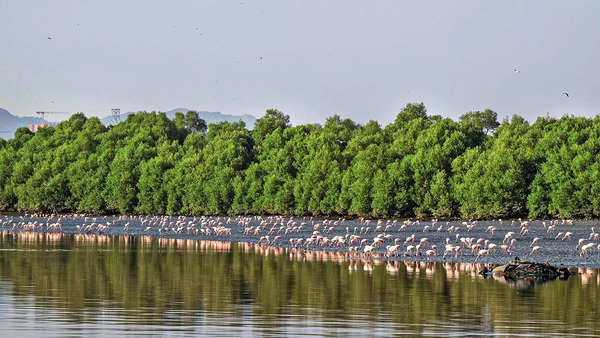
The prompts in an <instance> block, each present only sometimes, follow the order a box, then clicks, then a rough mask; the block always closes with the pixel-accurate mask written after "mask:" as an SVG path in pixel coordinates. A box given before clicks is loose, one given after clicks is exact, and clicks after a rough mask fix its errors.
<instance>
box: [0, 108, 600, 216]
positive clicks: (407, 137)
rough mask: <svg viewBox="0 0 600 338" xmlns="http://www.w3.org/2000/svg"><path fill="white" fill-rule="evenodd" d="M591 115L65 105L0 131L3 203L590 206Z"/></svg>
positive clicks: (356, 208)
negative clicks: (229, 114) (249, 115)
mask: <svg viewBox="0 0 600 338" xmlns="http://www.w3.org/2000/svg"><path fill="white" fill-rule="evenodd" d="M599 152H600V117H596V118H593V119H590V118H583V117H572V116H565V117H562V118H560V119H553V118H549V117H544V118H538V119H537V121H535V122H534V123H533V124H529V123H528V122H527V121H525V120H524V119H523V118H521V117H519V116H514V117H513V118H512V119H510V120H508V119H507V120H504V121H503V122H502V123H498V121H497V115H496V113H495V112H493V111H490V110H486V111H483V112H470V113H467V114H465V115H463V116H461V117H460V119H459V121H458V122H456V121H453V120H451V119H448V118H442V117H440V116H438V115H428V114H427V112H426V110H425V107H424V105H423V104H408V105H406V107H405V108H404V109H403V110H402V111H401V112H400V113H399V114H398V115H397V117H396V119H395V121H394V122H392V123H390V124H388V125H387V126H385V127H382V126H380V125H379V124H378V123H377V122H375V121H370V122H369V123H367V124H365V125H359V124H357V123H355V122H353V121H351V120H349V119H342V118H340V117H339V116H337V115H335V116H332V117H330V118H328V119H327V121H326V122H325V124H324V125H318V124H309V125H298V126H291V125H290V122H289V117H288V116H287V115H285V114H283V113H282V112H279V111H277V110H268V111H267V112H266V114H265V115H264V116H263V117H262V118H260V119H258V121H257V123H256V125H255V127H254V128H253V129H252V130H248V129H246V127H245V125H244V123H243V122H236V123H227V122H223V123H218V124H211V125H210V126H207V125H206V123H205V122H204V121H203V120H201V119H199V118H198V115H197V114H196V113H195V112H188V113H187V114H178V115H177V116H176V118H175V119H174V120H170V119H168V118H167V117H166V116H165V115H164V114H163V113H155V112H152V113H146V112H140V113H138V114H135V115H130V116H129V117H128V118H127V120H126V121H123V122H121V123H118V124H116V125H114V126H111V127H105V126H104V125H102V123H101V122H100V120H99V119H97V118H86V117H85V116H84V115H83V114H75V115H73V116H72V117H71V118H70V119H69V120H68V121H64V122H62V123H60V124H58V125H57V126H56V127H53V128H42V129H40V130H39V131H38V132H36V133H35V134H34V133H31V132H30V131H29V130H28V129H26V128H21V129H18V130H17V131H16V133H15V136H14V138H12V139H10V140H8V141H1V142H0V210H3V211H10V210H18V211H45V212H83V213H143V214H294V215H344V216H372V217H415V216H417V217H441V218H445V217H466V218H497V217H514V216H529V217H548V216H551V217H598V216H600V157H599V156H597V155H598V153H599Z"/></svg>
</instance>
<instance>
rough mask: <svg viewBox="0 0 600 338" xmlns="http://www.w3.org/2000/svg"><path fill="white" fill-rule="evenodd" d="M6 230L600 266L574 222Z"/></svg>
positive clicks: (587, 230)
mask: <svg viewBox="0 0 600 338" xmlns="http://www.w3.org/2000/svg"><path fill="white" fill-rule="evenodd" d="M0 230H6V231H11V232H19V231H27V232H44V233H66V234H87V235H128V236H131V235H133V236H152V237H159V238H184V239H193V240H219V241H233V242H249V243H256V244H258V245H261V246H265V247H286V248H290V249H297V250H301V251H302V250H304V251H308V250H311V251H335V252H343V253H345V254H348V255H350V256H353V257H360V258H366V259H373V258H378V259H382V260H413V261H415V260H416V261H439V262H473V263H477V262H488V263H504V262H506V261H507V260H508V259H509V258H510V257H512V256H516V255H519V256H521V258H530V259H536V258H537V259H545V260H550V261H555V262H558V263H562V264H565V265H572V266H594V267H598V266H600V233H598V232H596V227H595V226H594V224H593V223H591V222H574V221H572V220H549V221H532V220H522V219H516V220H510V221H503V220H494V221H486V222H478V221H469V222H467V221H454V222H449V221H438V220H435V219H434V220H431V221H427V222H425V221H419V220H404V221H397V220H370V219H364V218H363V219H359V220H355V221H353V220H346V219H342V218H340V219H315V218H312V217H303V218H290V217H283V216H238V217H207V216H201V217H184V216H177V217H176V216H95V217H94V216H84V215H76V214H74V215H41V214H31V215H3V216H0Z"/></svg>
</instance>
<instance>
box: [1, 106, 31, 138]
mask: <svg viewBox="0 0 600 338" xmlns="http://www.w3.org/2000/svg"><path fill="white" fill-rule="evenodd" d="M40 122H41V119H40V118H39V117H30V116H26V117H21V116H15V115H13V114H11V113H9V112H8V111H6V110H5V109H2V108H0V137H1V138H3V139H9V138H12V137H13V136H14V135H15V130H17V128H20V127H27V126H28V125H30V124H34V123H40Z"/></svg>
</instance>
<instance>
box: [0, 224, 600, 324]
mask: <svg viewBox="0 0 600 338" xmlns="http://www.w3.org/2000/svg"><path fill="white" fill-rule="evenodd" d="M0 248H1V250H2V251H1V252H0V260H1V265H0V279H1V281H2V282H3V283H4V284H8V285H9V286H10V287H9V288H5V287H4V288H2V293H3V294H8V295H10V296H11V297H13V298H15V299H25V298H27V297H30V298H31V299H32V301H33V302H34V304H33V305H32V304H26V303H18V302H17V303H16V304H15V306H17V307H27V306H35V307H36V308H40V309H43V308H49V309H60V310H61V313H62V314H63V315H64V318H63V320H65V321H72V322H74V323H90V322H97V321H99V320H100V319H101V318H102V316H103V315H105V313H106V311H112V312H111V313H115V316H117V317H120V318H121V320H122V321H124V322H127V323H129V324H132V325H134V324H140V325H141V324H148V323H157V324H160V325H190V326H199V325H203V324H202V323H207V322H213V323H219V325H223V326H235V325H239V324H240V322H246V323H250V324H251V325H253V326H256V327H261V328H267V327H270V328H273V327H277V326H278V325H279V326H281V323H282V321H283V322H288V321H290V320H301V321H306V320H316V321H318V322H319V323H320V324H314V325H324V326H328V325H337V326H340V327H346V328H354V327H355V326H356V323H357V322H360V323H361V325H363V326H364V325H367V326H366V328H365V327H362V326H361V327H362V329H366V330H369V329H375V328H377V327H379V326H380V325H383V324H382V323H387V324H389V325H391V326H392V327H393V328H395V329H396V330H401V331H398V332H405V331H402V330H406V329H408V328H410V330H409V331H410V332H417V333H418V332H421V331H422V330H433V331H435V332H450V331H457V332H470V331H478V332H481V331H482V330H483V331H485V332H499V333H503V334H517V333H524V332H536V333H540V334H542V333H549V334H558V333H564V332H570V333H573V331H572V330H575V329H578V328H579V329H581V328H582V327H583V328H585V331H586V332H594V333H598V332H599V331H598V330H600V324H599V323H598V321H597V320H596V319H597V312H598V304H600V302H599V301H600V293H599V290H600V275H598V272H597V271H596V270H591V269H581V270H580V274H579V275H576V276H574V277H572V278H570V279H568V280H566V281H556V282H551V283H546V284H544V285H540V286H539V287H535V288H529V286H530V285H531V283H530V282H526V281H523V282H518V283H524V284H525V286H527V287H528V288H526V290H523V288H522V287H520V286H518V287H517V288H516V289H515V288H508V287H506V286H505V285H504V284H502V283H498V282H497V281H495V280H489V279H484V278H483V277H481V276H480V275H479V274H478V271H479V270H481V268H482V266H481V265H477V264H469V263H453V264H451V263H427V262H402V261H387V262H385V261H381V260H364V259H359V258H355V257H354V256H352V255H350V254H348V253H340V252H311V251H301V250H295V249H286V248H273V247H262V246H259V245H256V244H250V243H231V242H215V241H197V240H186V239H166V238H152V237H128V236H104V235H65V234H52V233H28V232H19V233H9V232H2V233H0ZM518 283H517V284H518ZM534 284H536V283H534ZM28 299H29V298H28ZM0 305H1V304H0ZM174 312H175V313H178V314H179V315H177V316H175V317H173V313H174ZM224 317H227V318H230V319H229V320H228V321H227V322H223V321H222V320H221V319H222V318H224ZM294 318H296V319H294ZM200 319H202V320H200ZM541 323H543V324H541ZM549 323H550V324H549ZM438 330H439V331H438ZM406 332H408V331H406ZM576 332H578V331H576Z"/></svg>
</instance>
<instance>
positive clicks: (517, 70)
mask: <svg viewBox="0 0 600 338" xmlns="http://www.w3.org/2000/svg"><path fill="white" fill-rule="evenodd" d="M513 72H515V73H517V74H519V73H520V72H521V71H520V70H519V69H518V68H516V67H515V68H513Z"/></svg>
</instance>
